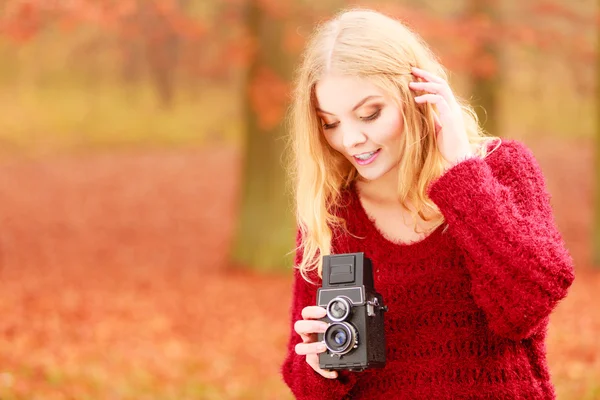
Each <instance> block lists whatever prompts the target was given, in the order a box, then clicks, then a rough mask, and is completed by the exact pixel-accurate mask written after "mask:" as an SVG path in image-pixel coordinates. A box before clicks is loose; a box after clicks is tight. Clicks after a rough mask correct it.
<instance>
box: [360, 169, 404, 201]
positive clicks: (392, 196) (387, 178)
mask: <svg viewBox="0 0 600 400" xmlns="http://www.w3.org/2000/svg"><path fill="white" fill-rule="evenodd" d="M398 173H399V168H398V166H396V167H394V168H393V169H391V170H390V171H389V172H387V173H386V174H384V175H383V176H381V177H379V178H378V179H375V180H372V181H370V180H366V179H363V178H359V179H358V181H357V183H356V184H357V186H358V189H360V191H361V193H362V194H363V195H364V196H366V197H368V198H369V199H372V200H374V201H377V202H378V203H382V204H398V202H399V200H398Z"/></svg>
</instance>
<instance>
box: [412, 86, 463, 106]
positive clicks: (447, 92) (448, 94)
mask: <svg viewBox="0 0 600 400" xmlns="http://www.w3.org/2000/svg"><path fill="white" fill-rule="evenodd" d="M408 85H409V87H410V88H411V89H413V90H422V91H424V92H429V93H433V94H439V95H441V96H443V97H444V98H445V99H446V101H447V102H448V104H454V103H455V102H456V99H455V98H454V94H453V93H452V90H451V89H450V87H449V86H448V85H447V84H441V83H436V82H410V83H409V84H408Z"/></svg>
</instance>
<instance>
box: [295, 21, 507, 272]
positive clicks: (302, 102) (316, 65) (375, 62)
mask: <svg viewBox="0 0 600 400" xmlns="http://www.w3.org/2000/svg"><path fill="white" fill-rule="evenodd" d="M413 66H414V67H418V68H422V69H424V70H427V71H429V72H432V73H434V74H436V75H437V76H439V77H441V78H443V79H447V74H446V72H445V70H444V68H443V67H442V65H441V64H440V63H439V61H438V59H437V57H436V56H435V55H434V54H433V53H432V51H431V50H430V49H429V47H428V46H427V44H426V43H425V42H424V41H423V40H422V39H421V37H420V36H419V35H417V34H416V33H414V32H412V31H411V30H410V29H409V28H408V27H407V26H405V25H404V24H403V23H401V22H400V21H397V20H395V19H392V18H390V17H388V16H385V15H383V14H380V13H378V12H375V11H371V10H362V9H353V10H348V11H344V12H341V13H340V14H338V15H337V16H335V18H333V19H332V20H330V21H327V22H325V23H323V24H321V25H320V26H318V27H317V29H316V30H315V32H314V33H313V35H312V37H311V38H310V39H309V41H308V44H307V47H306V49H305V52H304V55H303V59H302V63H301V65H300V68H299V70H298V72H297V78H296V82H295V88H294V96H293V104H292V109H291V119H290V123H291V135H290V145H291V156H292V159H291V163H290V174H291V177H292V178H293V179H294V189H293V191H294V198H295V208H296V219H297V222H298V228H299V242H298V247H297V249H296V251H297V252H298V253H297V254H301V255H302V256H301V261H299V263H298V265H296V267H297V268H299V269H300V272H301V273H302V276H303V277H304V278H305V279H306V280H309V281H310V279H309V275H308V274H309V272H311V271H314V270H316V271H317V272H318V274H319V276H320V275H321V268H322V266H321V257H322V256H324V255H328V254H330V253H331V242H332V236H333V232H334V229H336V228H343V230H344V231H345V232H347V233H349V232H348V231H347V229H346V225H345V221H344V220H343V218H340V217H339V216H338V215H336V214H337V211H336V209H338V208H339V207H341V206H342V204H340V200H341V194H342V191H343V190H344V189H345V188H347V187H348V186H349V185H350V184H351V183H352V182H353V181H354V180H355V179H356V178H357V177H358V173H357V171H356V169H355V168H354V167H353V166H352V165H351V164H350V162H349V161H348V160H347V159H346V158H345V157H344V156H343V155H341V154H339V153H338V152H336V151H335V150H333V149H332V148H331V147H330V146H329V144H328V143H327V142H326V140H325V139H324V138H323V135H322V131H321V129H322V127H321V124H320V122H319V118H318V117H317V114H316V103H315V100H316V98H315V85H316V84H317V82H318V81H319V79H320V78H321V77H323V76H325V75H326V74H332V73H334V74H338V75H345V76H355V77H360V78H363V79H366V80H368V81H370V82H372V83H373V84H375V85H376V86H377V87H379V88H380V89H382V90H383V91H384V92H385V93H386V94H387V95H388V96H389V97H390V98H392V99H393V100H394V101H395V102H396V103H397V104H398V105H399V108H400V109H401V110H402V116H403V119H404V134H403V138H402V144H401V151H402V156H401V161H400V165H399V167H400V168H399V170H400V174H399V182H398V196H399V201H400V203H401V204H402V205H404V206H408V204H412V205H413V215H412V216H413V219H414V221H415V224H416V220H417V217H419V218H421V219H423V220H425V221H431V223H432V226H433V229H435V228H436V227H438V226H439V225H441V224H442V223H443V222H444V219H443V216H442V215H441V213H440V211H439V209H438V208H437V207H436V205H435V204H434V203H433V202H432V201H431V200H430V199H429V198H428V197H427V195H426V189H427V186H428V184H429V183H430V182H431V181H432V180H434V179H436V178H438V177H439V176H440V175H441V174H442V172H443V168H444V165H443V158H442V157H441V154H440V153H439V151H437V143H436V138H435V137H436V135H435V124H434V119H433V113H434V112H435V108H434V107H433V106H432V105H429V104H417V103H416V102H415V101H414V100H413V96H414V95H413V94H412V93H411V89H409V87H408V83H409V82H411V81H412V80H413V78H412V75H411V68H412V67H413ZM457 100H458V101H459V104H460V105H461V108H462V110H463V116H464V122H465V127H466V130H467V133H468V137H469V141H470V143H471V144H472V146H473V151H474V152H476V154H477V155H478V156H480V157H485V155H486V152H487V146H484V145H482V144H484V143H485V142H489V141H490V140H495V139H497V138H493V137H487V136H485V134H484V132H483V130H482V129H481V127H480V126H479V123H478V121H477V116H476V114H475V112H474V111H473V109H472V108H471V107H470V106H468V105H467V104H466V103H464V102H463V101H462V100H460V99H457ZM415 230H416V225H415ZM297 260H300V258H299V257H297Z"/></svg>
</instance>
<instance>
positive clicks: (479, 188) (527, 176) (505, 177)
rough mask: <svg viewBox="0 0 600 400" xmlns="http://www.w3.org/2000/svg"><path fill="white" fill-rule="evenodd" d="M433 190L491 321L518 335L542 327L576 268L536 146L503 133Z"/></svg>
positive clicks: (503, 333) (476, 295)
mask: <svg viewBox="0 0 600 400" xmlns="http://www.w3.org/2000/svg"><path fill="white" fill-rule="evenodd" d="M428 194H429V197H430V198H431V200H432V201H433V202H434V203H435V204H436V205H437V206H438V207H439V209H440V211H441V212H442V214H443V215H444V217H445V219H446V221H447V222H448V226H449V228H448V229H449V231H450V233H451V234H452V235H453V237H454V238H455V240H456V241H457V244H458V245H459V246H460V247H461V248H463V249H464V252H465V258H466V260H467V269H468V270H469V273H470V275H471V293H472V295H473V298H474V300H475V302H476V303H477V305H478V306H479V307H480V308H481V309H482V310H483V312H484V313H485V315H486V318H487V321H488V325H489V327H490V329H491V330H493V331H494V332H495V333H497V334H498V335H501V336H504V337H508V338H511V339H514V340H521V339H525V338H528V337H530V336H531V335H533V334H535V333H537V332H538V330H539V329H540V328H542V327H543V326H545V323H546V321H547V318H548V317H549V315H550V313H551V311H552V310H553V308H554V307H555V306H556V304H557V303H558V301H559V300H561V299H562V298H564V297H565V296H566V294H567V290H568V288H569V286H570V285H571V283H572V282H573V279H574V269H573V261H572V259H571V256H570V254H569V252H568V251H567V250H566V248H565V246H564V243H563V240H562V238H561V235H560V233H559V232H558V230H557V227H556V225H555V223H554V217H553V215H552V209H551V206H550V196H549V195H548V193H547V191H546V188H545V182H544V177H543V175H542V173H541V170H540V168H539V166H538V164H537V162H536V161H535V159H534V157H533V155H532V154H531V152H530V151H529V150H528V149H527V148H525V147H524V146H523V145H522V144H520V143H519V142H516V141H503V143H502V144H501V145H500V147H498V148H497V150H496V151H494V152H492V153H491V154H489V155H488V157H487V159H486V160H483V159H481V158H475V157H474V158H470V159H467V160H465V161H462V162H460V163H459V164H457V165H455V166H453V167H452V168H450V169H449V170H448V171H446V173H444V174H443V175H442V176H441V177H440V178H439V179H438V180H436V181H435V182H433V183H432V184H431V185H430V187H429V189H428Z"/></svg>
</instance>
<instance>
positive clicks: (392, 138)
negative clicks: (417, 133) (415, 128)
mask: <svg viewBox="0 0 600 400" xmlns="http://www.w3.org/2000/svg"><path fill="white" fill-rule="evenodd" d="M315 91H316V97H317V115H318V116H319V118H320V122H321V125H322V126H323V134H324V136H325V139H326V140H327V142H328V143H329V145H330V146H331V147H332V148H333V149H334V150H336V151H338V152H339V153H341V154H342V155H344V157H346V158H347V159H348V160H349V161H350V162H351V163H352V165H354V167H355V168H356V169H357V171H358V173H359V174H360V175H361V176H362V177H363V178H364V179H367V180H370V181H373V180H376V179H378V178H380V177H382V176H384V175H385V174H387V173H388V172H390V171H391V170H392V169H394V168H395V167H397V166H398V163H399V162H400V139H401V137H402V132H403V130H404V121H403V119H402V114H401V110H400V109H399V108H398V106H397V105H396V104H395V103H394V102H393V101H392V99H390V98H389V97H388V96H387V95H386V94H385V93H384V92H383V91H382V90H381V89H379V88H378V87H377V86H375V85H374V84H372V83H370V82H369V81H367V80H365V79H361V78H357V77H348V76H336V75H328V76H326V77H325V78H323V79H322V80H320V81H319V82H318V83H317V86H316V88H315Z"/></svg>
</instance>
